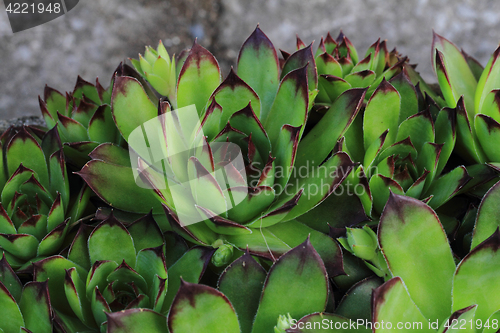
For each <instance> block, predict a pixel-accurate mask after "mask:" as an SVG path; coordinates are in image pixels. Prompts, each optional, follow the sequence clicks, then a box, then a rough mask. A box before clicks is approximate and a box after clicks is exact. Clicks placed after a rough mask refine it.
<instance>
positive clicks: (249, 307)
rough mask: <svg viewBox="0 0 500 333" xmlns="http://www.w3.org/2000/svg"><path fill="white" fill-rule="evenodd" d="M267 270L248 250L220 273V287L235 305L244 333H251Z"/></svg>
mask: <svg viewBox="0 0 500 333" xmlns="http://www.w3.org/2000/svg"><path fill="white" fill-rule="evenodd" d="M266 275H267V273H266V271H265V270H264V268H262V266H261V265H259V263H257V261H255V259H254V258H252V256H251V255H250V254H249V253H248V252H246V253H245V254H244V255H243V256H241V257H239V258H238V259H236V260H235V261H234V262H233V263H231V264H230V265H228V266H227V267H226V269H225V270H224V272H222V274H221V275H220V278H219V281H218V283H217V285H218V289H219V290H220V291H221V292H222V293H223V294H224V295H226V297H227V298H228V299H229V301H230V302H231V304H232V305H233V307H234V309H235V311H236V315H237V316H238V320H239V323H240V327H241V332H242V333H250V332H251V330H252V323H253V319H254V316H255V314H256V313H257V308H258V306H259V300H260V294H261V292H262V286H263V285H264V280H265V279H266Z"/></svg>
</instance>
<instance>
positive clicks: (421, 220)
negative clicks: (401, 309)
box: [378, 194, 455, 321]
mask: <svg viewBox="0 0 500 333" xmlns="http://www.w3.org/2000/svg"><path fill="white" fill-rule="evenodd" d="M378 237H379V243H380V247H381V249H382V252H383V253H384V256H385V258H386V260H387V263H388V267H389V269H390V271H391V273H392V274H393V276H399V277H401V279H402V280H403V281H404V282H405V285H406V287H407V290H408V293H409V294H410V296H411V299H412V300H413V301H414V302H415V304H416V305H417V306H418V308H419V309H420V311H422V314H423V315H424V316H425V317H426V318H428V319H430V320H436V319H438V320H440V321H441V320H444V319H446V318H447V317H448V316H449V311H450V310H449V309H450V307H451V298H450V294H451V289H452V279H453V274H454V271H455V263H454V260H453V255H452V252H451V249H450V245H449V244H448V238H447V237H446V233H445V232H444V230H443V227H442V225H441V223H440V222H439V219H438V218H437V215H436V213H435V212H434V211H433V210H432V209H431V208H430V207H429V206H427V205H426V204H424V203H422V202H421V201H418V200H416V199H413V198H409V197H405V196H400V195H394V194H391V196H390V197H389V201H388V202H387V205H386V207H385V209H384V212H383V213H382V216H381V218H380V226H379V230H378ZM408 260H411V263H412V264H411V265H408ZM400 286H401V288H403V286H402V284H400ZM404 292H405V293H406V291H404ZM405 319H406V317H405Z"/></svg>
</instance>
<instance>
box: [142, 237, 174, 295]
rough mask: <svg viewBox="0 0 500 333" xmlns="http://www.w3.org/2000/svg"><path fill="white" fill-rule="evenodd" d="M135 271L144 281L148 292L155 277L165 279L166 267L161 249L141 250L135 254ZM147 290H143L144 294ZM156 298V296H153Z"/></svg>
mask: <svg viewBox="0 0 500 333" xmlns="http://www.w3.org/2000/svg"><path fill="white" fill-rule="evenodd" d="M135 270H136V271H137V272H138V273H139V274H140V275H141V276H142V277H143V278H144V280H146V283H147V284H148V290H149V289H150V288H151V286H153V281H154V279H155V278H156V276H158V277H160V278H162V279H166V278H167V266H166V264H165V256H164V255H163V251H162V247H161V246H159V247H156V248H148V249H143V250H141V251H140V252H139V253H138V254H137V259H136V264H135ZM148 290H144V291H145V292H146V291H148ZM155 296H156V295H155Z"/></svg>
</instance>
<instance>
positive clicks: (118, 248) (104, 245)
mask: <svg viewBox="0 0 500 333" xmlns="http://www.w3.org/2000/svg"><path fill="white" fill-rule="evenodd" d="M88 246H89V255H90V262H91V263H92V264H94V262H96V261H100V260H113V261H115V262H116V263H121V262H122V261H125V262H126V263H127V264H129V265H130V266H132V267H134V266H135V257H136V252H135V248H134V241H133V240H132V236H131V235H130V233H129V232H128V231H127V229H125V227H124V226H123V224H121V223H120V222H119V221H118V220H116V219H115V218H114V216H111V217H110V218H108V219H107V220H105V221H103V222H101V223H100V224H99V225H98V226H97V227H96V228H95V229H94V230H93V231H92V233H91V234H90V237H89V240H88Z"/></svg>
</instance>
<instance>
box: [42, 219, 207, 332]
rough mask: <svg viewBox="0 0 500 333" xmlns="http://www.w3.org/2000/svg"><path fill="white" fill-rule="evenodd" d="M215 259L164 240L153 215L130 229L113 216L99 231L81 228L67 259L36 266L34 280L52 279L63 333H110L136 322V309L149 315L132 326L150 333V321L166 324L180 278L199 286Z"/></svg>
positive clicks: (170, 237)
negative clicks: (119, 325) (130, 320)
mask: <svg viewBox="0 0 500 333" xmlns="http://www.w3.org/2000/svg"><path fill="white" fill-rule="evenodd" d="M212 253H213V251H211V250H209V249H206V248H201V247H194V248H191V249H188V247H187V245H186V244H185V242H183V241H179V240H178V239H177V238H176V236H175V235H174V234H173V233H167V234H166V235H165V236H164V235H163V234H162V232H161V231H160V229H159V227H158V225H157V224H156V222H155V220H154V219H153V217H152V216H151V215H147V216H144V217H143V218H141V219H139V220H137V221H135V222H134V223H132V224H130V225H128V226H127V227H125V226H124V225H123V224H122V223H121V222H119V221H118V220H117V219H116V218H114V216H113V215H111V216H110V217H109V218H108V219H106V220H104V221H102V222H101V223H99V224H98V225H97V226H96V227H91V226H89V225H85V224H82V225H81V226H80V229H79V231H78V233H77V234H76V236H75V238H74V240H73V242H72V244H71V246H70V249H69V252H68V255H67V258H64V257H62V256H52V257H49V258H46V259H44V260H41V261H39V262H36V263H34V264H33V275H34V279H35V281H45V280H46V279H47V278H48V279H49V280H48V281H49V282H48V288H49V293H50V297H51V301H52V304H53V307H54V312H55V323H56V324H57V326H58V327H59V328H60V329H61V330H62V331H64V332H81V331H85V332H99V331H100V332H106V329H107V328H108V326H109V325H116V324H117V323H118V322H119V321H123V320H126V317H127V316H126V315H125V313H129V314H130V316H132V317H135V316H136V315H133V314H131V313H135V312H134V311H128V310H135V309H140V310H141V311H144V312H145V313H144V314H143V315H139V318H137V319H134V320H133V321H134V322H135V323H136V324H138V323H144V324H145V325H146V326H145V328H144V329H146V328H147V327H149V326H148V325H150V324H147V320H148V319H147V318H148V316H153V317H154V318H156V317H160V318H161V317H163V318H164V319H163V320H164V322H165V323H166V318H165V315H166V314H167V313H168V310H169V308H170V305H171V303H172V300H173V298H174V296H175V294H176V293H177V290H178V289H179V286H180V284H181V283H180V276H183V277H184V279H186V280H187V281H191V282H192V283H198V282H199V279H200V278H201V276H202V275H203V272H204V271H205V268H206V267H207V265H208V263H209V261H210V257H211V255H212ZM167 265H168V271H169V272H168V274H167ZM148 309H149V310H148ZM110 321H112V323H110ZM108 329H109V328H108Z"/></svg>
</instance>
